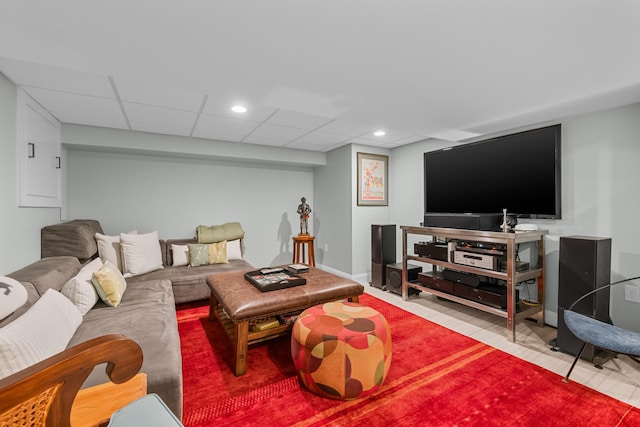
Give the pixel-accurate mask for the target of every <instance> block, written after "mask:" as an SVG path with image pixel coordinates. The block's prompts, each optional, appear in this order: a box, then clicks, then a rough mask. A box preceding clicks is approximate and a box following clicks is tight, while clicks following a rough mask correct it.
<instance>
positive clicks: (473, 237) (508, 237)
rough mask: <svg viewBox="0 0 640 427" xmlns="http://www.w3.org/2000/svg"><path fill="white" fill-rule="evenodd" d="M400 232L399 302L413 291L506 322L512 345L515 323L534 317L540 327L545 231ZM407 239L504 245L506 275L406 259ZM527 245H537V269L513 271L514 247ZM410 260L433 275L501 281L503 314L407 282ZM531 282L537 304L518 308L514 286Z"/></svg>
mask: <svg viewBox="0 0 640 427" xmlns="http://www.w3.org/2000/svg"><path fill="white" fill-rule="evenodd" d="M400 229H401V230H402V298H403V299H404V300H407V298H408V290H409V288H415V289H418V290H420V291H423V292H426V293H428V294H432V295H436V296H438V297H441V298H444V299H447V300H451V301H455V302H458V303H460V304H463V305H466V306H469V307H473V308H476V309H478V310H482V311H484V312H487V313H491V314H495V315H496V316H500V317H503V318H505V319H507V338H508V339H509V340H510V341H512V342H514V341H515V340H516V328H515V322H516V320H519V319H524V318H526V317H531V316H533V315H537V321H538V325H540V326H543V325H544V236H545V235H546V234H547V230H535V231H526V232H516V233H505V232H501V231H479V230H461V229H455V228H436V227H414V226H400ZM408 235H423V236H431V238H432V241H433V242H437V241H450V240H463V241H473V242H486V243H495V244H501V245H506V261H507V269H506V272H505V271H499V270H498V271H495V270H492V269H486V268H479V267H476V266H471V265H463V264H457V263H453V262H450V261H442V260H439V259H433V258H425V257H421V256H418V255H409V254H408V253H407V244H408V240H407V236H408ZM527 242H537V246H538V262H537V265H535V266H532V267H530V268H529V269H528V270H525V271H516V254H517V246H518V245H519V244H520V243H527ZM411 260H414V261H419V262H424V263H427V264H431V265H432V266H433V271H436V270H437V269H438V267H442V268H446V269H449V270H455V271H460V272H465V273H472V274H477V275H480V276H485V277H491V278H495V279H499V280H503V281H505V282H506V287H507V307H506V310H504V309H500V308H496V307H492V306H489V305H485V304H483V303H480V302H476V301H474V300H471V299H466V298H462V297H460V296H457V295H453V294H451V293H447V292H443V291H441V290H437V289H433V288H429V287H427V286H423V285H421V284H420V283H410V282H408V281H407V262H408V261H411ZM531 279H537V284H538V301H539V304H538V305H535V306H525V305H524V304H518V301H516V292H515V287H516V285H517V284H518V283H520V282H523V281H526V280H531ZM519 305H520V306H522V308H521V309H518V306H519Z"/></svg>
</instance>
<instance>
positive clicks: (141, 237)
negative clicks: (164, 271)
mask: <svg viewBox="0 0 640 427" xmlns="http://www.w3.org/2000/svg"><path fill="white" fill-rule="evenodd" d="M120 247H121V249H122V263H123V267H124V270H121V271H122V272H123V273H124V277H131V276H137V275H139V274H145V273H149V272H151V271H155V270H160V269H161V268H163V266H162V250H161V249H160V241H159V240H158V232H157V231H152V232H151V233H146V234H124V233H122V234H120Z"/></svg>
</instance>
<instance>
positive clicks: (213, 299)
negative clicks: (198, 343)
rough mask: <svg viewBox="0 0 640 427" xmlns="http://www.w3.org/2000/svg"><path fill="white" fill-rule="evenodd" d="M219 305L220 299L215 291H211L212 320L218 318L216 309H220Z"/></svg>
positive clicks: (210, 314)
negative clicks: (214, 293)
mask: <svg viewBox="0 0 640 427" xmlns="http://www.w3.org/2000/svg"><path fill="white" fill-rule="evenodd" d="M219 305H220V303H219V302H218V299H217V298H216V297H215V296H214V295H213V292H211V298H210V299H209V320H210V321H212V322H213V321H214V320H216V319H217V317H216V310H218V306H219Z"/></svg>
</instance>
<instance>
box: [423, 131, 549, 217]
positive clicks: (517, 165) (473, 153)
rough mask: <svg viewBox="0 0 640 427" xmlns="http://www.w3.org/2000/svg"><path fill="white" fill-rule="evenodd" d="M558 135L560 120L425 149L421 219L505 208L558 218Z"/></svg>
mask: <svg viewBox="0 0 640 427" xmlns="http://www.w3.org/2000/svg"><path fill="white" fill-rule="evenodd" d="M560 133H561V132H560V125H559V124H558V125H554V126H548V127H544V128H540V129H535V130H530V131H526V132H520V133H515V134H511V135H506V136H501V137H498V138H492V139H487V140H484V141H479V142H474V143H470V144H465V145H460V146H457V147H452V148H445V149H441V150H436V151H430V152H427V153H424V184H425V185H424V190H425V195H424V201H425V217H426V215H427V214H502V212H503V209H507V212H508V214H510V215H513V216H516V217H519V218H544V219H560V218H561V199H560ZM425 225H427V224H425Z"/></svg>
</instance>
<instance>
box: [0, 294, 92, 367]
mask: <svg viewBox="0 0 640 427" xmlns="http://www.w3.org/2000/svg"><path fill="white" fill-rule="evenodd" d="M80 323H82V314H80V312H79V311H78V309H77V308H76V306H75V305H73V303H72V302H71V301H69V300H68V299H67V298H66V297H65V296H64V295H62V294H61V293H60V292H58V291H55V290H53V289H47V291H46V292H45V293H44V295H42V296H41V297H40V299H38V301H36V302H35V303H34V304H33V305H32V306H31V307H30V308H29V310H27V311H26V312H25V313H24V314H23V315H22V316H20V317H18V318H17V319H16V320H14V321H13V322H11V323H9V324H8V325H6V326H5V327H3V328H0V378H4V377H7V376H9V375H11V374H13V373H15V372H18V371H21V370H22V369H24V368H27V367H29V366H31V365H33V364H35V363H38V362H40V361H42V360H44V359H46V358H48V357H51V356H53V355H54V354H56V353H59V352H61V351H63V350H64V349H65V348H67V345H68V344H69V341H70V340H71V337H72V336H73V334H74V333H75V331H76V329H78V326H79V325H80Z"/></svg>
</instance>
